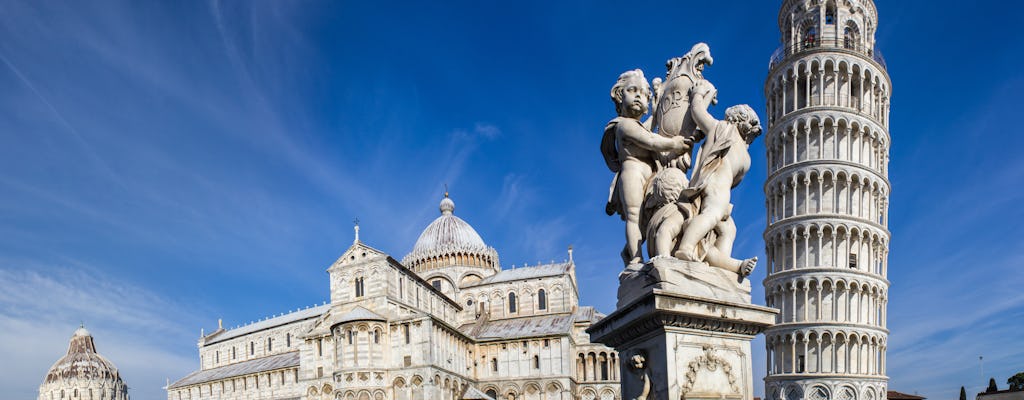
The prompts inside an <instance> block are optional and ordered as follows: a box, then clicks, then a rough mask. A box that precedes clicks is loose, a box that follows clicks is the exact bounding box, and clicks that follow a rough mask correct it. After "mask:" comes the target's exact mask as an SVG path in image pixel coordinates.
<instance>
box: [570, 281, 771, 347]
mask: <svg viewBox="0 0 1024 400" xmlns="http://www.w3.org/2000/svg"><path fill="white" fill-rule="evenodd" d="M776 314H778V310H775V309H773V308H768V307H761V306H754V305H749V304H733V303H726V302H720V301H717V300H714V299H702V298H697V297H692V296H686V295H679V294H670V293H664V292H662V291H660V290H653V291H651V292H650V293H648V294H646V295H644V296H642V297H640V298H639V299H637V300H636V301H634V302H632V303H630V304H628V305H626V306H625V307H622V308H619V309H618V310H616V311H615V312H613V313H612V314H611V315H609V316H607V317H605V318H604V319H602V320H600V321H598V322H597V323H595V324H593V325H591V326H590V328H587V333H589V334H590V336H591V342H595V343H602V344H605V345H607V346H610V347H615V348H618V347H619V346H622V345H623V344H625V343H628V342H630V341H633V340H636V339H637V338H640V337H642V336H644V335H646V334H648V333H650V332H652V331H660V330H664V329H666V328H678V329H692V330H699V331H705V332H717V333H724V334H731V335H738V336H748V337H750V336H755V335H757V334H759V333H761V332H763V331H764V330H765V329H767V328H768V327H770V326H771V325H772V322H771V321H774V319H775V315H776Z"/></svg>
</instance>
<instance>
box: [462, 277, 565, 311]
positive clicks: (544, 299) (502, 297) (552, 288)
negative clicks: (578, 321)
mask: <svg viewBox="0 0 1024 400" xmlns="http://www.w3.org/2000/svg"><path fill="white" fill-rule="evenodd" d="M464 293H465V294H464V296H465V298H466V300H465V304H466V308H470V309H471V307H473V306H474V304H475V305H476V308H477V310H478V311H479V312H481V313H490V314H491V315H495V316H524V315H531V314H542V313H548V312H564V311H565V305H566V304H571V303H572V302H571V300H570V299H566V298H565V296H567V295H568V293H567V292H566V291H565V290H564V288H563V287H562V285H560V284H554V285H529V286H517V287H514V288H512V289H509V290H489V291H487V292H484V291H481V292H477V293H473V292H471V291H466V292H464Z"/></svg>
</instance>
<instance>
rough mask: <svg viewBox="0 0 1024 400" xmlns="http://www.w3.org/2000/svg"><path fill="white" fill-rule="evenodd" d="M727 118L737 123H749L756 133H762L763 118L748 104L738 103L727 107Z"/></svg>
mask: <svg viewBox="0 0 1024 400" xmlns="http://www.w3.org/2000/svg"><path fill="white" fill-rule="evenodd" d="M725 120H726V121H729V122H732V123H736V124H739V123H747V124H749V125H750V128H751V129H752V130H754V131H756V133H755V134H757V135H760V134H761V119H760V118H758V117H757V113H756V112H754V109H753V108H750V106H748V105H746V104H738V105H735V106H732V107H729V108H728V109H726V110H725Z"/></svg>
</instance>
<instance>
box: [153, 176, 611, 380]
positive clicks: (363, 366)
mask: <svg viewBox="0 0 1024 400" xmlns="http://www.w3.org/2000/svg"><path fill="white" fill-rule="evenodd" d="M440 210H441V216H440V217H438V218H437V219H436V220H434V221H433V222H432V223H431V224H430V225H429V226H428V227H427V228H426V229H425V230H424V231H423V233H422V234H421V235H420V237H419V239H418V240H417V242H416V244H415V246H414V247H413V250H412V251H411V252H410V253H409V254H408V255H406V256H405V257H404V258H403V259H402V261H398V260H396V259H394V258H392V257H390V256H389V255H387V254H385V253H384V252H382V251H380V250H377V249H374V248H372V247H370V246H368V245H366V244H364V243H362V242H361V241H359V237H358V230H357V231H356V240H355V242H354V243H353V245H352V246H351V247H350V248H349V249H348V250H347V251H345V253H344V254H342V255H341V257H340V258H338V259H337V261H335V262H334V263H333V264H332V265H331V266H330V268H328V270H327V272H328V274H329V276H330V301H329V302H327V303H326V304H324V305H322V306H318V307H312V308H307V309H303V310H299V311H295V312H291V313H288V314H285V315H282V316H277V317H274V318H270V319H266V320H263V321H260V322H257V323H254V324H250V325H247V326H243V327H240V328H236V329H231V330H225V329H223V328H218V329H217V330H216V331H215V332H213V333H211V334H208V335H204V336H203V337H202V338H200V340H199V359H200V368H199V369H198V370H196V371H194V372H192V373H191V374H189V375H187V376H185V377H184V378H182V379H180V380H178V381H177V382H174V383H172V384H170V385H168V387H167V396H168V400H199V399H307V400H312V399H317V400H326V399H345V400H385V399H388V400H414V399H502V400H505V399H509V400H514V399H537V400H541V399H544V400H570V399H573V400H574V399H587V400H593V399H602V400H613V399H616V400H617V399H619V398H620V394H619V377H618V373H619V357H618V354H616V352H615V351H613V350H612V349H610V348H608V347H605V346H603V345H600V344H593V343H590V340H589V339H590V338H589V335H588V334H587V333H586V332H585V329H586V328H587V327H589V326H590V325H591V324H592V323H593V322H596V321H598V320H599V319H601V318H602V317H603V315H601V314H599V313H598V312H596V311H595V310H594V308H592V307H581V306H580V305H579V288H578V287H577V282H576V274H575V264H574V263H573V261H572V255H571V251H570V256H569V260H567V261H566V262H562V263H552V264H547V265H537V266H531V267H522V268H513V269H502V268H501V266H500V263H499V259H498V253H497V251H495V249H494V248H492V247H490V246H488V245H487V244H485V243H484V241H483V240H482V239H481V237H480V235H479V234H477V232H476V231H475V230H474V229H473V227H472V226H470V225H469V224H468V223H466V222H465V221H463V220H462V219H460V218H458V217H456V216H455V214H454V211H455V203H454V202H453V201H452V200H451V199H450V198H448V197H447V195H446V196H445V198H444V199H443V200H442V201H441V205H440ZM357 229H358V228H357Z"/></svg>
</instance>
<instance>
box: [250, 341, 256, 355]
mask: <svg viewBox="0 0 1024 400" xmlns="http://www.w3.org/2000/svg"><path fill="white" fill-rule="evenodd" d="M254 354H256V342H249V355H250V356H251V355H254Z"/></svg>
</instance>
